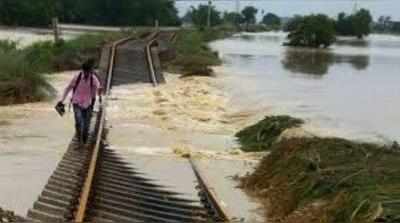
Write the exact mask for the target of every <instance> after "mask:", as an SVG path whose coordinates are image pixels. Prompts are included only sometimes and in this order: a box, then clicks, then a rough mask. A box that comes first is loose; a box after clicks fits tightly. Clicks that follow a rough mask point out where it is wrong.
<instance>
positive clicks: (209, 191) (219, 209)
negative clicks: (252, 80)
mask: <svg viewBox="0 0 400 223" xmlns="http://www.w3.org/2000/svg"><path fill="white" fill-rule="evenodd" d="M189 162H190V165H191V166H192V169H193V172H194V174H195V176H196V178H197V180H198V182H199V186H200V190H201V191H202V192H204V193H205V198H206V199H207V203H208V204H209V205H211V207H210V208H211V209H212V211H214V214H215V215H214V216H213V217H215V218H216V219H214V220H215V221H216V222H229V221H230V219H231V218H230V217H229V216H230V215H229V214H228V211H227V210H226V209H225V208H224V207H223V206H222V205H221V204H220V202H219V201H218V200H219V199H218V197H217V195H216V193H215V192H214V191H213V188H212V187H210V184H209V183H208V180H207V179H206V178H205V177H204V175H203V174H202V173H201V172H200V171H199V169H198V168H197V165H196V164H195V162H194V161H193V159H192V158H190V159H189Z"/></svg>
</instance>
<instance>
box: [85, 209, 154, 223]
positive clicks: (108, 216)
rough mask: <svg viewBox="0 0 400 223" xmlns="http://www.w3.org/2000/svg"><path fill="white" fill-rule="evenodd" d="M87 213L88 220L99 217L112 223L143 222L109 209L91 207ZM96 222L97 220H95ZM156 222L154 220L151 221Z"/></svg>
mask: <svg viewBox="0 0 400 223" xmlns="http://www.w3.org/2000/svg"><path fill="white" fill-rule="evenodd" d="M89 214H90V216H91V218H90V220H92V219H97V220H99V219H101V220H102V221H103V220H105V221H111V222H113V223H144V222H143V221H140V220H138V219H134V218H129V217H125V216H120V215H118V214H115V213H113V212H109V211H104V210H98V209H91V210H90V211H89ZM96 222H97V221H96ZM153 223H156V222H153Z"/></svg>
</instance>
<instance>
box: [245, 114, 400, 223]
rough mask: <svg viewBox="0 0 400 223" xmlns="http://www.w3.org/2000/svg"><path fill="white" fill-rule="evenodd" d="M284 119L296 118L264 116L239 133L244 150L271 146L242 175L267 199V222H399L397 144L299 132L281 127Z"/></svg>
mask: <svg viewBox="0 0 400 223" xmlns="http://www.w3.org/2000/svg"><path fill="white" fill-rule="evenodd" d="M281 117H283V116H281ZM285 117H286V116H285ZM279 120H280V121H279ZM288 120H296V119H293V118H289V117H286V118H285V119H282V118H280V119H278V118H276V117H267V118H266V119H264V120H262V121H261V122H260V123H258V124H256V125H253V126H251V127H248V128H246V129H245V130H243V131H242V132H241V134H240V137H241V144H242V146H243V149H244V150H246V147H249V148H248V149H249V150H252V148H253V147H254V143H261V144H262V146H260V145H257V148H263V149H265V150H269V151H270V154H269V155H267V156H265V157H264V158H263V160H262V161H261V162H260V163H259V165H258V167H257V168H256V169H255V171H254V172H253V173H251V174H249V175H248V176H246V177H244V178H242V186H243V187H244V188H245V189H246V190H247V191H249V192H250V194H252V195H254V196H255V197H257V198H262V199H265V210H266V213H267V216H268V218H269V220H270V221H269V222H279V223H305V222H315V223H317V222H326V223H330V222H344V223H350V222H356V223H358V222H359V223H366V222H371V223H372V222H376V221H377V220H378V219H379V220H378V222H399V220H400V212H399V209H398V205H399V198H400V193H399V190H398V189H397V188H399V187H400V180H399V178H398V177H397V176H398V175H399V173H400V169H399V168H398V165H396V164H397V163H399V162H400V153H399V152H400V150H399V147H398V144H397V143H394V144H393V145H392V146H384V145H376V144H368V143H362V142H354V141H349V140H345V139H340V138H318V137H314V136H301V137H298V136H297V134H294V135H293V134H288V133H287V131H286V130H285V131H282V129H281V127H282V126H283V127H284V126H286V127H287V123H288V122H287V121H288ZM297 129H298V128H297ZM277 130H281V131H279V132H280V134H281V137H277V135H276V134H274V133H276V132H277ZM284 132H286V133H285V135H284V134H283V133H284ZM243 134H244V135H243ZM283 136H284V137H283ZM243 137H244V139H245V140H244V139H243ZM263 137H266V138H263ZM249 141H251V142H249ZM271 141H273V142H272V143H271Z"/></svg>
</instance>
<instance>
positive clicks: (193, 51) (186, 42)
mask: <svg viewBox="0 0 400 223" xmlns="http://www.w3.org/2000/svg"><path fill="white" fill-rule="evenodd" d="M208 33H209V31H198V30H196V31H188V30H182V31H180V32H179V33H178V34H177V39H176V42H175V43H174V47H175V49H176V52H177V55H176V58H175V59H174V60H173V61H171V62H169V63H168V64H167V69H168V70H169V71H171V72H179V73H181V74H183V75H184V76H188V75H206V76H209V75H211V74H212V71H211V69H210V66H215V65H219V64H220V63H221V61H220V59H219V58H218V55H217V54H216V53H215V52H213V51H212V50H211V49H210V48H209V47H208V46H207V43H208V41H211V40H212V39H214V38H215V35H217V34H214V35H213V36H210V35H208Z"/></svg>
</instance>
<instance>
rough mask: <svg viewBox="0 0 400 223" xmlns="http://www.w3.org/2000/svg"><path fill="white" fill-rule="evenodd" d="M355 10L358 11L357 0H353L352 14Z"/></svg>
mask: <svg viewBox="0 0 400 223" xmlns="http://www.w3.org/2000/svg"><path fill="white" fill-rule="evenodd" d="M357 11H358V2H357V0H354V8H353V14H356V13H357Z"/></svg>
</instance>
